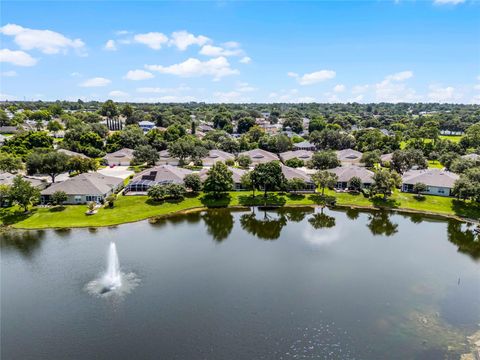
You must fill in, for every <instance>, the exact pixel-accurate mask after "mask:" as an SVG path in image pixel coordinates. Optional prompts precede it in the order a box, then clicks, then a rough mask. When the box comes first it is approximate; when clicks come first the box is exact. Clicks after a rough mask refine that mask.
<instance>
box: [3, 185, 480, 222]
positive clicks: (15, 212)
mask: <svg viewBox="0 0 480 360" xmlns="http://www.w3.org/2000/svg"><path fill="white" fill-rule="evenodd" d="M326 194H328V195H334V196H335V197H336V200H337V205H339V206H357V207H364V208H386V209H405V210H410V211H418V212H427V213H432V214H433V213H435V214H440V215H449V216H459V217H465V218H470V219H479V218H480V205H479V204H475V203H471V202H466V203H465V202H463V201H458V200H455V199H452V198H445V197H439V196H425V197H424V198H423V200H418V199H417V198H416V197H415V196H414V195H412V194H406V193H401V192H396V193H395V194H393V196H391V197H390V198H389V199H388V200H387V201H384V200H383V199H382V198H380V197H374V198H372V199H368V198H365V197H364V196H363V195H362V194H358V195H352V194H349V193H333V191H327V192H326ZM316 197H317V198H318V194H317V195H305V196H304V195H288V194H286V195H285V194H269V196H268V198H267V201H266V203H265V200H264V198H263V196H262V195H261V194H258V195H257V196H256V197H255V198H253V197H252V196H251V193H250V192H231V193H229V194H228V197H225V198H223V199H218V200H215V199H209V198H206V197H205V196H204V195H203V194H200V195H199V196H196V197H187V198H185V199H184V200H183V201H180V202H161V203H155V202H152V201H150V200H148V198H147V197H146V196H119V198H118V200H117V201H116V202H115V207H114V208H112V209H110V208H101V209H99V211H98V213H97V214H95V215H90V216H88V215H85V211H86V209H87V208H86V206H82V205H69V206H63V207H50V208H35V209H32V210H31V211H30V213H29V214H23V212H22V211H21V210H20V209H18V208H16V207H13V208H9V209H2V210H0V219H1V221H2V224H3V225H11V226H12V227H15V228H26V229H41V228H71V227H97V226H112V225H118V224H123V223H127V222H134V221H139V220H144V219H147V218H151V217H155V216H162V215H168V214H172V213H176V212H180V211H185V210H189V209H194V208H204V207H226V206H252V205H265V204H266V205H278V206H281V205H291V206H295V205H315V198H316Z"/></svg>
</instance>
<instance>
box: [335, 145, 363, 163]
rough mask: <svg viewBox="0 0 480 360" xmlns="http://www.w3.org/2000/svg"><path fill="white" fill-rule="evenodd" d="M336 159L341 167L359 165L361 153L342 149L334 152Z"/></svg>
mask: <svg viewBox="0 0 480 360" xmlns="http://www.w3.org/2000/svg"><path fill="white" fill-rule="evenodd" d="M336 153H337V158H338V160H339V161H340V163H341V164H342V165H344V166H345V165H353V164H360V160H361V159H362V155H363V154H362V153H361V152H360V151H357V150H353V149H344V150H338V151H336Z"/></svg>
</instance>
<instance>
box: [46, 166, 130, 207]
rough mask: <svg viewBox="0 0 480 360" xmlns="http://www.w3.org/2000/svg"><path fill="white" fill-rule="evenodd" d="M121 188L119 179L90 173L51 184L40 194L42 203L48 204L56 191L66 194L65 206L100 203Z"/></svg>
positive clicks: (121, 184) (121, 182) (121, 181)
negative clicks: (92, 202)
mask: <svg viewBox="0 0 480 360" xmlns="http://www.w3.org/2000/svg"><path fill="white" fill-rule="evenodd" d="M122 186H123V180H122V179H121V178H118V177H113V176H105V175H102V174H100V173H97V172H91V173H85V174H80V175H77V176H74V177H71V178H69V179H68V180H65V181H63V182H59V183H53V184H52V185H50V186H49V187H48V188H46V189H45V190H43V191H42V192H41V193H40V194H41V199H42V203H48V202H49V201H50V197H51V196H52V194H53V193H55V192H56V191H63V192H65V193H66V194H67V198H68V199H67V201H66V202H65V203H66V204H85V203H87V202H91V201H94V202H97V203H101V202H103V201H104V200H105V198H106V197H107V196H108V195H110V194H113V193H115V192H116V191H118V190H119V189H120V188H121V187H122Z"/></svg>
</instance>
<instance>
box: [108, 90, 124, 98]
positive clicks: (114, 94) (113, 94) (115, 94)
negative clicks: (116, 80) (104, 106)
mask: <svg viewBox="0 0 480 360" xmlns="http://www.w3.org/2000/svg"><path fill="white" fill-rule="evenodd" d="M108 96H111V97H114V98H125V97H127V96H128V93H126V92H125V91H121V90H113V91H110V92H109V93H108Z"/></svg>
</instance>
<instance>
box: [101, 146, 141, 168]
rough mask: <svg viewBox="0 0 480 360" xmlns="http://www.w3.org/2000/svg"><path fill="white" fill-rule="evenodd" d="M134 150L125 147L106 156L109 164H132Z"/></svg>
mask: <svg viewBox="0 0 480 360" xmlns="http://www.w3.org/2000/svg"><path fill="white" fill-rule="evenodd" d="M133 152H134V150H132V149H128V148H123V149H120V150H118V151H115V152H113V153H110V154H107V155H105V156H104V159H105V160H106V162H107V164H108V166H130V162H131V161H132V160H133V158H134V156H133Z"/></svg>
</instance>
